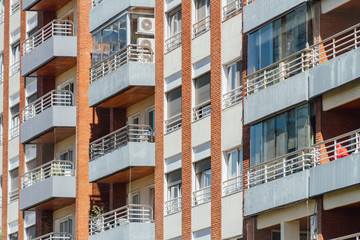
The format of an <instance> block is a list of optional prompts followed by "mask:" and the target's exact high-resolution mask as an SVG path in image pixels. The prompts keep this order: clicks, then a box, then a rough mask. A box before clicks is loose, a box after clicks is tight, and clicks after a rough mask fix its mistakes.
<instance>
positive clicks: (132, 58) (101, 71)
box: [90, 44, 153, 83]
mask: <svg viewBox="0 0 360 240" xmlns="http://www.w3.org/2000/svg"><path fill="white" fill-rule="evenodd" d="M128 62H153V51H152V49H151V48H150V47H147V46H142V45H135V44H130V45H128V46H126V47H124V48H122V49H120V50H119V51H117V52H116V53H114V54H112V55H110V56H109V57H107V58H105V59H103V60H102V61H100V62H98V63H96V64H94V65H92V66H91V67H90V83H92V82H94V81H96V80H98V79H99V78H102V77H104V76H105V75H107V74H109V73H111V72H113V71H115V70H116V69H118V68H119V67H121V66H123V65H124V64H126V63H128Z"/></svg>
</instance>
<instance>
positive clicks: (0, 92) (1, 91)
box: [0, 38, 4, 113]
mask: <svg viewBox="0 0 360 240" xmlns="http://www.w3.org/2000/svg"><path fill="white" fill-rule="evenodd" d="M0 39H1V38H0ZM0 42H2V41H0ZM0 99H1V104H0V113H2V112H3V111H4V106H3V105H4V104H3V101H2V99H4V84H2V83H1V84H0Z"/></svg>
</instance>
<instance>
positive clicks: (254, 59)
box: [247, 31, 260, 75]
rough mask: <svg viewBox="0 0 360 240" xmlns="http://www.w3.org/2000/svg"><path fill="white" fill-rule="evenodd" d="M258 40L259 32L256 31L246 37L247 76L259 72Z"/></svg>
mask: <svg viewBox="0 0 360 240" xmlns="http://www.w3.org/2000/svg"><path fill="white" fill-rule="evenodd" d="M259 50H260V38H259V31H256V32H254V33H252V34H250V35H249V37H248V53H247V57H248V75H250V74H253V73H254V72H256V71H257V70H259V68H260V67H259V66H260V56H259Z"/></svg>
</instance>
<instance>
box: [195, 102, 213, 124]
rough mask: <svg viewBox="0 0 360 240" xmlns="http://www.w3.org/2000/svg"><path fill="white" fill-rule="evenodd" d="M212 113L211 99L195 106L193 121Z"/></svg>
mask: <svg viewBox="0 0 360 240" xmlns="http://www.w3.org/2000/svg"><path fill="white" fill-rule="evenodd" d="M210 114H211V101H210V100H208V101H206V102H204V103H201V104H199V105H197V106H196V107H194V108H193V121H197V120H199V119H201V118H204V117H206V116H209V115H210Z"/></svg>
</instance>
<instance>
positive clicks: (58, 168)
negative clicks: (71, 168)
mask: <svg viewBox="0 0 360 240" xmlns="http://www.w3.org/2000/svg"><path fill="white" fill-rule="evenodd" d="M64 171H65V166H64V165H62V164H61V163H59V162H58V163H57V162H54V163H52V164H51V170H50V176H63V175H64Z"/></svg>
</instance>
